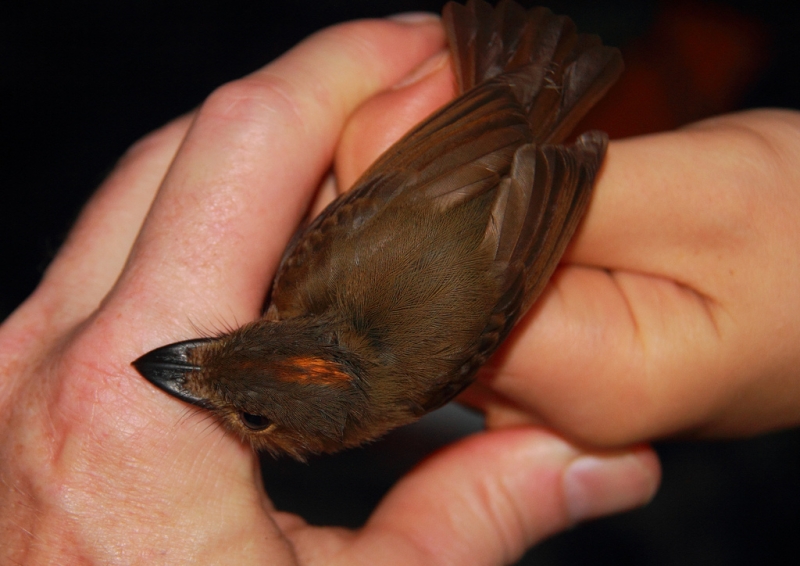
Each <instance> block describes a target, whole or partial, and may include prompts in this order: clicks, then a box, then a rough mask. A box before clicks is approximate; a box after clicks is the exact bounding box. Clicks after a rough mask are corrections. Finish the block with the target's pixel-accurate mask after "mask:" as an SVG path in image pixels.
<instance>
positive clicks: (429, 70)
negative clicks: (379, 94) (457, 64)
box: [392, 49, 450, 90]
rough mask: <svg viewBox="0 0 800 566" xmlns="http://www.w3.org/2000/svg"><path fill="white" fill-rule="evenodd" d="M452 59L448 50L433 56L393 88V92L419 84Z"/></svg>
mask: <svg viewBox="0 0 800 566" xmlns="http://www.w3.org/2000/svg"><path fill="white" fill-rule="evenodd" d="M449 58H450V52H449V51H448V50H447V49H442V50H441V51H439V52H438V53H436V54H435V55H431V56H430V57H428V58H427V59H425V61H423V62H422V63H421V64H420V65H419V67H417V68H416V69H414V70H413V71H411V72H410V73H409V74H407V75H406V76H405V77H403V78H402V79H400V81H399V82H398V83H395V85H394V86H393V87H392V89H393V90H397V89H400V88H403V87H407V86H409V85H412V84H414V83H418V82H419V81H421V80H422V79H424V78H425V77H427V76H429V75H432V74H433V73H435V72H436V71H438V70H439V69H441V68H442V67H444V66H445V65H446V64H447V61H448V60H449Z"/></svg>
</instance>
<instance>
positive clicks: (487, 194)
mask: <svg viewBox="0 0 800 566" xmlns="http://www.w3.org/2000/svg"><path fill="white" fill-rule="evenodd" d="M443 24H444V26H445V29H446V31H447V36H448V40H449V43H450V50H451V54H452V58H453V62H454V67H455V70H456V76H457V80H458V86H459V89H460V92H461V95H460V96H459V97H458V98H456V99H455V100H453V101H452V102H451V103H449V104H448V105H446V106H445V107H443V108H442V109H440V110H438V111H437V112H435V113H434V114H433V115H431V116H430V117H429V118H427V119H426V120H425V121H424V122H422V123H421V124H419V125H418V126H416V127H415V128H414V129H412V130H411V131H410V132H409V133H408V134H406V136H405V137H403V139H401V140H400V141H398V142H397V143H396V144H394V145H393V146H392V147H391V148H390V149H389V150H387V151H386V153H384V154H383V155H382V156H381V157H380V158H379V159H378V160H377V162H375V163H374V164H373V165H372V167H370V168H369V170H367V171H366V172H365V173H364V175H362V177H361V178H360V179H359V181H358V182H357V183H356V184H355V186H354V188H353V189H352V190H351V191H350V192H348V193H347V194H344V195H342V196H340V197H339V198H338V199H336V200H335V201H334V202H333V203H331V204H330V206H328V207H327V208H326V209H325V210H324V211H323V212H322V213H321V214H320V215H319V216H318V217H317V218H315V219H314V220H313V221H312V222H310V223H309V224H308V225H307V226H305V227H303V228H301V229H300V230H299V231H298V232H297V233H296V234H295V236H294V238H293V239H292V241H291V242H290V243H289V245H288V247H287V248H286V251H285V252H284V255H283V259H282V261H281V264H280V267H279V268H278V272H277V275H276V276H275V280H274V282H273V286H272V291H271V297H270V299H269V300H268V302H267V306H266V310H265V313H264V315H263V317H262V318H261V319H259V320H257V321H255V322H252V323H250V324H247V325H245V326H243V327H242V328H239V329H238V330H235V331H233V332H230V333H228V334H224V335H221V336H217V337H213V338H201V339H197V340H189V341H185V342H178V343H176V344H170V345H168V346H164V347H162V348H158V349H156V350H153V351H152V352H149V353H148V354H145V355H144V356H142V357H141V358H139V359H138V360H136V361H135V362H133V365H134V366H135V367H136V369H137V370H138V371H139V372H140V373H141V374H142V375H143V376H144V377H146V378H147V379H148V380H150V381H151V382H152V383H154V384H155V385H157V386H158V387H160V388H162V389H163V390H165V391H167V392H168V393H170V394H172V395H174V396H175V397H178V398H180V399H183V400H184V401H188V402H189V403H193V404H195V405H197V406H200V407H203V408H205V409H208V410H210V411H212V412H213V413H215V414H216V415H217V416H218V417H219V419H220V420H221V421H222V423H223V424H224V425H225V426H226V427H227V428H228V429H230V430H232V431H233V432H235V433H237V434H238V435H240V436H241V438H243V439H244V440H246V441H249V442H250V443H251V444H252V445H253V447H255V448H256V449H265V450H268V451H270V452H272V453H273V454H280V453H288V454H290V455H292V456H294V457H295V458H299V459H302V458H303V457H304V456H305V455H307V454H309V453H320V452H334V451H337V450H339V449H341V448H344V447H349V446H356V445H358V444H361V443H363V442H365V441H369V440H372V439H375V438H376V437H378V436H381V435H382V434H384V433H385V432H387V431H388V430H390V429H392V428H395V427H397V426H399V425H403V424H406V423H409V422H411V421H414V420H416V419H418V418H419V417H421V416H422V415H424V414H425V413H427V412H429V411H432V410H434V409H436V408H438V407H441V406H442V405H443V404H445V403H447V402H448V401H449V400H450V399H452V398H453V397H454V396H455V395H456V394H458V393H459V392H460V391H462V390H463V389H464V388H465V387H467V386H468V385H469V384H470V383H471V382H472V380H473V378H474V375H475V372H476V371H477V369H478V368H479V367H480V366H481V364H483V363H484V362H485V361H486V359H487V358H488V357H489V356H490V355H491V354H492V352H494V351H495V350H496V349H497V347H498V346H499V345H500V343H501V342H502V341H503V340H504V339H505V338H506V336H507V335H508V333H509V332H510V331H511V329H512V328H513V327H514V325H515V324H516V323H517V321H519V319H520V317H522V316H523V315H524V314H525V313H526V311H527V310H528V309H529V308H530V306H531V304H532V303H533V302H534V301H535V300H536V298H537V297H538V295H539V294H540V292H541V291H542V289H543V287H544V286H545V284H546V283H547V280H548V279H549V277H550V276H551V275H552V273H553V271H554V269H555V268H556V265H557V264H558V261H559V259H560V257H561V255H562V253H563V252H564V249H565V247H566V246H567V243H568V242H569V240H570V238H571V236H572V234H573V232H574V231H575V228H576V226H577V224H578V222H579V221H580V219H581V217H582V215H583V212H584V210H585V209H586V206H587V204H588V201H589V195H590V192H591V187H592V183H593V181H594V177H595V174H596V172H597V170H598V168H599V166H600V163H601V161H602V159H603V155H604V153H605V149H606V144H607V137H606V135H605V134H603V133H600V132H590V133H586V134H583V135H582V136H580V137H579V138H578V139H577V141H576V142H575V143H574V144H572V145H559V144H561V143H562V142H563V141H564V139H565V138H566V136H567V135H568V134H569V132H570V130H571V128H572V127H573V126H574V125H575V124H576V123H577V122H578V120H579V119H580V118H581V117H582V116H583V115H584V114H585V113H586V111H587V110H588V109H589V108H590V107H591V106H592V105H593V104H594V103H595V102H597V100H598V99H600V98H601V97H602V96H603V95H604V94H605V92H606V91H607V90H608V88H609V87H610V86H611V85H612V83H613V82H614V81H615V80H616V78H617V77H618V76H619V74H620V73H621V72H622V67H623V65H622V58H621V56H620V54H619V51H618V50H617V49H613V48H610V47H604V46H603V45H602V44H601V42H600V39H599V38H597V37H596V36H590V35H581V34H578V33H577V32H576V31H575V26H574V24H573V23H572V21H570V20H569V19H568V18H566V17H563V16H555V15H553V14H552V12H550V11H549V10H547V9H545V8H534V9H531V10H529V11H525V10H524V9H523V8H521V7H520V6H519V5H518V4H516V3H515V2H513V1H505V0H504V1H502V2H500V4H499V5H498V6H497V7H496V8H492V7H491V5H489V4H487V3H486V2H484V1H483V0H470V1H469V2H468V3H467V5H466V6H462V5H460V4H456V3H453V2H450V3H448V4H447V5H446V6H445V8H444V13H443Z"/></svg>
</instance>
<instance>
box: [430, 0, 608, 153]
mask: <svg viewBox="0 0 800 566" xmlns="http://www.w3.org/2000/svg"><path fill="white" fill-rule="evenodd" d="M444 24H445V29H446V32H447V35H448V40H449V42H450V49H451V52H452V55H453V61H454V64H455V74H456V79H457V81H458V87H459V90H460V92H466V91H467V90H469V89H471V88H473V87H475V86H477V85H479V84H481V83H483V82H486V81H489V80H493V79H494V80H499V81H503V82H506V83H508V84H509V85H513V90H514V92H515V95H516V96H517V98H518V100H519V102H520V104H521V105H522V107H523V108H525V109H526V110H527V111H528V122H529V124H530V127H531V130H532V131H533V133H534V139H535V140H536V141H537V142H539V143H559V142H561V141H563V140H564V138H565V137H566V136H567V135H569V132H570V131H571V130H572V128H573V127H574V126H575V124H576V123H577V122H578V121H579V120H580V119H581V118H582V117H583V116H584V115H585V114H586V112H587V111H588V110H589V108H591V107H592V105H594V103H596V102H597V101H598V100H599V99H600V98H601V97H602V96H603V95H604V94H605V93H606V91H607V90H608V89H609V88H610V87H611V85H612V84H613V83H614V81H615V80H616V79H617V77H619V75H620V73H621V72H622V69H623V64H622V56H621V55H620V53H619V50H617V49H615V48H613V47H607V46H603V45H602V44H601V42H600V38H598V37H597V36H594V35H587V34H579V33H577V31H576V28H575V25H574V24H573V23H572V20H570V19H569V18H567V17H564V16H556V15H554V14H553V13H552V12H551V11H550V10H548V9H547V8H542V7H537V8H532V9H531V10H528V11H525V10H524V9H523V8H522V7H520V6H519V5H518V4H517V3H515V2H513V1H512V0H503V1H501V2H500V3H499V4H498V5H497V7H496V8H494V9H493V8H492V6H491V5H490V4H488V3H487V2H485V1H484V0H469V2H468V3H467V4H466V5H461V4H457V3H455V2H450V3H448V4H447V5H446V6H445V8H444Z"/></svg>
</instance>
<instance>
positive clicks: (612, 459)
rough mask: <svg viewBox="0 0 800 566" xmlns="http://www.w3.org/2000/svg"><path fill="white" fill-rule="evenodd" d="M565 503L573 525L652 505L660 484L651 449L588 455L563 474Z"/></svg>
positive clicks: (568, 467) (656, 458) (658, 465)
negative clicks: (648, 504)
mask: <svg viewBox="0 0 800 566" xmlns="http://www.w3.org/2000/svg"><path fill="white" fill-rule="evenodd" d="M563 477H564V482H563V490H564V501H565V503H566V508H567V514H568V516H569V518H570V520H571V521H572V522H573V523H578V522H581V521H586V520H588V519H594V518H597V517H601V516H604V515H611V514H614V513H621V512H623V511H628V510H630V509H633V508H635V507H639V506H641V505H645V504H647V503H649V502H650V501H651V500H652V499H653V497H654V496H655V494H656V491H657V490H658V486H659V484H660V482H661V466H660V464H659V461H658V457H657V456H656V454H655V452H653V450H652V449H650V448H647V447H641V448H638V449H634V450H632V451H626V452H621V453H616V454H586V455H582V456H580V457H578V458H576V459H575V460H573V461H572V462H571V463H570V464H569V466H567V468H566V469H565V470H564V476H563Z"/></svg>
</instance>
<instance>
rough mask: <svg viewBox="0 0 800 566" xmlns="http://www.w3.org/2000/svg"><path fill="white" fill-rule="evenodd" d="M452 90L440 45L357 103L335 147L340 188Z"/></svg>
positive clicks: (450, 74)
mask: <svg viewBox="0 0 800 566" xmlns="http://www.w3.org/2000/svg"><path fill="white" fill-rule="evenodd" d="M455 94H456V93H455V76H454V74H453V70H452V66H451V64H450V52H449V51H448V50H446V49H443V50H440V51H439V52H437V53H436V54H434V55H432V56H431V57H429V58H428V59H427V60H426V61H425V62H423V63H422V64H421V65H420V66H419V67H417V68H416V69H415V70H414V71H413V72H412V73H411V74H410V75H409V76H407V77H405V78H404V79H403V80H402V81H401V82H400V83H398V84H396V85H394V87H393V88H392V89H390V90H386V91H384V92H381V93H379V94H377V95H376V96H373V97H372V98H370V99H369V100H368V101H367V102H366V103H364V104H363V105H361V106H360V107H359V108H358V110H357V111H356V112H355V113H354V114H353V115H352V116H351V117H350V119H349V120H348V121H347V124H346V126H345V129H344V131H343V132H342V137H341V140H340V142H339V146H338V147H337V150H336V177H337V178H338V180H339V187H340V190H342V191H344V190H347V189H348V188H350V187H351V186H352V185H353V183H354V182H355V181H356V179H357V178H358V176H359V175H361V173H363V172H364V170H366V169H367V167H369V166H370V165H372V163H373V162H374V161H375V160H376V159H377V158H378V157H379V156H380V155H381V154H382V153H383V152H384V151H386V150H387V149H388V148H389V147H390V146H391V145H392V144H393V143H395V142H396V141H397V140H398V139H400V138H401V137H402V136H403V135H404V134H405V133H406V132H407V131H408V130H410V129H411V128H412V127H414V126H416V125H417V124H418V123H419V122H421V121H422V120H424V119H425V118H426V117H427V116H428V115H429V114H431V113H432V112H433V111H434V110H436V109H438V108H440V107H441V106H443V105H444V104H446V103H447V102H449V101H450V99H452V98H453V96H455Z"/></svg>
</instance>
